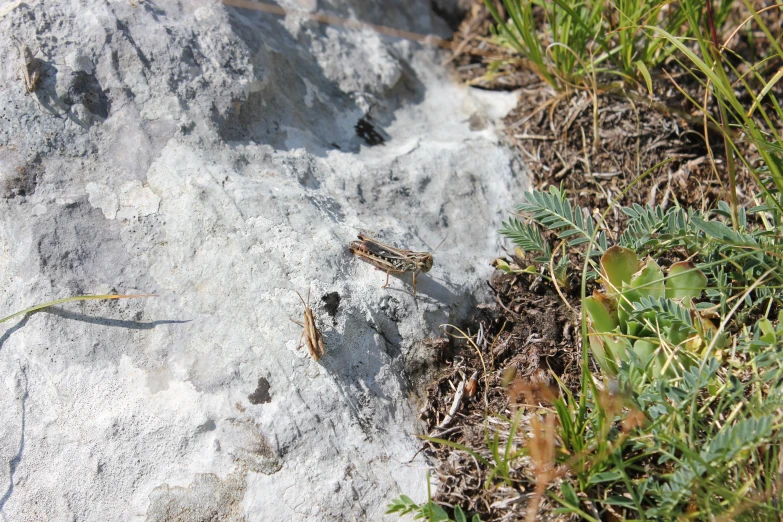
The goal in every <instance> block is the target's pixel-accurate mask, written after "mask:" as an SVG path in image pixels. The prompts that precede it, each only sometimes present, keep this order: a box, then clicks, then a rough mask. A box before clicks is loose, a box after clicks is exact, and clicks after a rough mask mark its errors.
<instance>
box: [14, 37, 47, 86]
mask: <svg viewBox="0 0 783 522" xmlns="http://www.w3.org/2000/svg"><path fill="white" fill-rule="evenodd" d="M14 39H15V40H16V41H17V42H19V45H20V46H21V47H18V48H17V50H18V51H19V59H20V61H21V62H22V64H21V65H20V67H19V69H20V71H21V73H22V82H23V83H24V93H25V94H30V93H32V92H34V91H35V89H36V87H38V81H39V80H40V79H41V64H40V62H39V61H38V59H37V58H36V57H35V55H36V54H37V53H38V51H36V52H35V53H33V52H32V51H31V50H30V48H29V47H28V46H26V45H24V44H22V42H21V41H19V39H18V38H16V37H14ZM39 50H40V49H39ZM17 77H18V73H17Z"/></svg>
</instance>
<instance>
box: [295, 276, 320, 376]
mask: <svg viewBox="0 0 783 522" xmlns="http://www.w3.org/2000/svg"><path fill="white" fill-rule="evenodd" d="M296 295H298V296H299V299H301V301H302V304H303V305H304V307H305V310H304V322H303V323H300V322H299V321H294V320H293V319H291V321H293V322H294V323H296V324H298V325H301V326H303V327H304V330H303V331H302V335H303V336H304V338H305V342H306V343H307V349H308V350H309V351H310V355H312V356H313V359H314V360H316V361H317V360H318V359H320V358H321V356H322V355H324V354H326V349H325V348H324V339H323V336H322V335H321V331H320V330H318V326H316V324H315V315H313V309H312V308H310V290H308V291H307V302H306V303H305V300H304V299H302V294H300V293H299V292H296ZM301 342H302V337H301V336H300V337H299V346H301V345H302V344H301ZM297 348H298V347H297Z"/></svg>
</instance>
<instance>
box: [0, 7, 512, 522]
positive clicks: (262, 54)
mask: <svg viewBox="0 0 783 522" xmlns="http://www.w3.org/2000/svg"><path fill="white" fill-rule="evenodd" d="M441 3H443V2H441ZM300 4H301V5H297V4H294V3H293V2H289V3H283V4H281V5H284V6H285V7H286V8H298V9H302V10H301V11H299V14H297V15H290V16H288V17H286V18H282V17H280V16H275V15H272V14H268V13H263V12H260V11H254V10H249V9H242V8H237V7H230V6H224V5H222V4H219V3H215V2H191V1H185V2H179V3H172V2H153V1H151V0H135V1H134V2H130V1H127V0H112V1H110V2H104V3H99V2H91V1H87V0H76V1H72V2H64V1H60V0H53V1H51V2H45V3H44V2H30V3H22V2H14V3H7V4H4V6H3V7H2V8H0V34H3V35H5V36H4V37H2V38H0V45H1V46H2V52H3V55H4V56H15V53H16V46H17V45H18V44H17V42H16V41H15V40H14V39H12V38H11V36H10V35H12V34H13V35H16V37H18V38H19V39H20V40H21V41H22V42H25V43H26V44H28V45H29V46H30V47H31V48H37V47H39V46H40V47H41V50H42V51H43V54H41V55H38V56H39V58H40V59H41V60H42V67H43V70H44V73H45V74H44V77H43V78H42V80H41V82H40V85H39V88H38V90H37V91H36V92H35V93H34V94H32V95H25V94H24V89H23V86H22V85H21V83H20V82H19V81H18V80H17V79H16V70H17V66H18V64H17V63H15V62H13V61H11V60H6V61H4V64H3V68H2V74H1V75H0V111H2V118H3V119H2V124H0V180H1V181H2V183H0V206H2V211H1V212H0V215H1V216H2V222H1V223H0V247H2V248H1V250H0V274H2V278H3V279H2V282H3V286H2V287H3V292H2V294H0V295H1V296H2V299H0V301H1V306H2V309H3V310H5V311H7V312H8V313H10V312H12V311H15V310H19V309H22V308H25V307H27V306H30V305H32V304H35V303H39V302H44V301H49V300H52V299H55V298H59V297H66V296H70V295H77V294H84V293H89V294H99V293H108V292H122V293H154V294H157V297H154V298H146V299H135V300H123V301H111V302H86V303H76V304H69V305H64V306H61V307H58V308H55V309H51V310H49V311H46V312H41V313H37V314H34V315H32V316H29V317H25V318H21V319H16V320H14V321H11V322H9V323H6V324H4V325H3V327H4V328H5V329H4V330H2V333H0V336H1V337H0V376H2V379H0V382H1V383H2V384H0V411H2V412H3V413H2V422H0V463H6V464H7V465H4V466H0V467H1V468H2V469H4V470H5V471H2V472H0V511H2V513H3V515H4V516H5V518H6V519H7V520H14V521H33V520H36V521H38V520H52V521H54V520H62V521H65V520H74V521H75V520H78V521H95V522H98V521H100V522H113V521H125V520H139V521H141V520H150V521H164V520H173V519H174V517H175V516H176V517H177V518H176V520H181V521H199V520H205V519H219V520H232V521H234V520H249V521H267V520H286V521H300V520H319V521H330V520H334V521H337V520H381V519H383V511H384V509H385V505H386V503H387V502H388V501H389V500H390V499H391V498H393V497H395V496H397V495H399V494H400V493H405V494H408V495H410V496H412V497H414V498H416V499H418V500H421V499H422V498H423V497H424V495H425V494H426V487H425V474H424V468H425V466H426V462H425V461H424V460H423V458H422V457H421V456H419V457H417V458H416V459H414V460H413V461H411V459H413V457H414V455H415V454H416V452H417V449H418V441H417V439H416V438H415V433H416V432H417V429H418V426H417V420H416V411H415V405H414V402H413V400H412V399H413V397H412V396H413V394H414V392H415V389H414V388H415V387H414V383H413V379H414V378H415V375H413V374H412V373H411V372H412V368H415V367H418V366H420V365H421V364H424V363H426V361H427V360H428V359H429V358H430V357H431V356H432V354H427V353H426V352H425V351H423V350H422V348H421V345H420V341H421V340H422V339H423V338H425V337H428V336H433V335H437V334H438V326H439V325H440V324H443V323H449V322H454V321H459V320H460V319H461V318H462V317H464V315H465V313H466V311H467V310H468V309H469V308H470V307H471V306H472V305H473V304H474V303H475V299H476V297H475V296H479V297H480V296H481V295H482V293H483V288H484V286H485V283H484V281H485V279H486V277H487V276H488V274H489V272H490V270H491V269H490V267H489V264H488V263H489V261H490V260H491V259H492V257H493V256H494V255H496V253H497V245H498V238H497V235H496V234H495V230H496V228H497V227H498V225H499V223H500V221H501V219H502V218H503V217H504V216H505V213H506V211H507V210H509V209H510V208H512V206H513V204H514V202H515V201H516V200H517V199H518V198H519V196H520V194H521V192H522V191H523V190H524V189H525V188H526V184H527V181H526V178H525V177H524V172H523V171H522V167H521V165H520V163H519V161H518V159H517V158H515V157H514V156H513V155H512V153H511V152H510V151H509V150H508V149H507V148H506V147H504V146H503V144H502V143H501V141H500V139H499V133H498V130H497V128H496V123H497V118H498V117H499V116H502V114H503V113H504V112H505V111H507V110H508V109H509V108H510V106H511V105H512V104H513V101H514V95H513V94H501V93H493V94H487V93H481V95H480V96H478V95H477V93H474V92H472V91H471V90H470V89H468V88H466V87H463V86H459V85H457V84H455V82H454V81H453V80H452V79H451V78H450V77H449V74H448V72H447V71H446V70H445V69H444V68H443V67H442V65H441V63H442V61H443V59H444V57H445V56H444V54H441V53H439V52H438V51H436V50H433V49H431V48H427V47H425V46H422V45H421V44H419V43H413V42H409V41H404V40H395V39H391V38H388V37H382V36H380V35H378V34H377V33H375V32H373V31H370V30H366V29H348V28H345V27H332V26H324V25H321V24H318V23H316V22H314V21H313V20H311V19H308V18H307V17H306V16H304V14H306V13H307V12H314V11H318V9H325V10H329V12H330V14H333V15H335V16H341V17H343V18H351V19H361V20H365V21H368V22H372V23H375V24H381V25H387V26H391V27H398V28H404V29H406V30H408V31H414V32H419V33H422V34H424V33H436V34H437V35H439V36H441V37H448V33H447V32H446V31H445V24H444V23H443V22H442V21H440V20H439V19H438V18H437V17H436V16H435V15H433V14H432V13H431V12H430V8H429V6H427V5H426V3H425V2H404V1H395V2H384V3H383V5H381V4H379V3H376V2H360V1H358V0H352V1H348V0H342V1H338V2H332V3H331V4H321V3H318V4H320V5H318V4H316V3H315V2H300ZM305 4H306V5H305ZM411 4H413V5H411ZM357 129H358V130H357ZM381 142H382V143H381ZM370 144H374V145H372V146H371V145H370ZM362 230H364V231H369V232H372V233H374V234H377V235H378V236H379V239H383V240H386V241H388V242H392V243H397V244H398V245H400V246H405V247H407V248H411V249H415V250H427V249H429V248H433V247H434V246H435V245H437V244H438V243H439V242H440V241H441V240H442V239H443V238H446V241H445V242H444V243H443V246H442V247H441V248H440V250H438V252H437V253H436V254H435V265H434V268H433V269H432V271H431V272H430V273H428V274H425V275H421V276H420V277H419V279H418V296H417V298H416V299H414V297H413V295H412V288H411V279H410V275H409V274H405V275H402V276H400V277H392V278H391V281H390V284H389V287H388V288H386V289H382V288H381V285H382V284H383V282H384V279H385V275H384V274H383V273H382V272H379V271H377V270H374V269H373V268H372V267H371V266H370V265H368V264H366V263H363V262H361V261H360V260H358V259H355V258H353V257H352V256H351V254H350V253H349V252H348V250H347V245H348V242H349V241H351V240H352V239H354V237H355V235H356V233H357V232H359V231H362ZM297 291H298V292H300V293H302V294H303V295H306V294H307V292H308V291H310V293H311V305H312V307H313V309H314V311H315V315H316V317H317V320H318V323H319V325H320V327H321V330H322V332H323V335H324V338H325V342H326V347H327V354H326V356H325V357H323V358H322V359H321V361H319V362H318V363H316V362H314V361H312V360H311V359H310V357H309V355H307V351H306V350H305V349H297V340H298V339H299V336H300V331H301V329H300V327H299V326H297V325H295V324H293V323H292V322H291V321H290V319H291V318H295V319H301V315H302V311H303V309H302V304H301V303H300V301H299V297H298V296H297V295H296V292H297ZM210 517H212V518H210Z"/></svg>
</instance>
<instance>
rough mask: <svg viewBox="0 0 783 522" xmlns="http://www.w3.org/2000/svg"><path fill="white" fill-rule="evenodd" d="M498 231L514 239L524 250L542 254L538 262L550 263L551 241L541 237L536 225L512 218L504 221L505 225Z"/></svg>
mask: <svg viewBox="0 0 783 522" xmlns="http://www.w3.org/2000/svg"><path fill="white" fill-rule="evenodd" d="M498 232H500V233H501V234H503V235H504V236H506V237H507V238H509V239H510V240H511V241H513V242H514V244H515V245H517V246H518V247H519V248H520V249H521V250H522V251H523V252H532V253H539V254H542V255H541V256H539V257H537V258H536V259H535V261H536V262H539V263H549V260H550V259H551V258H552V250H551V248H550V247H549V243H547V242H546V241H545V240H544V238H543V237H541V231H540V230H538V228H537V227H536V226H535V225H532V224H528V223H524V222H522V221H521V220H519V219H516V218H511V219H509V220H508V222H503V227H502V228H501V229H500V230H498Z"/></svg>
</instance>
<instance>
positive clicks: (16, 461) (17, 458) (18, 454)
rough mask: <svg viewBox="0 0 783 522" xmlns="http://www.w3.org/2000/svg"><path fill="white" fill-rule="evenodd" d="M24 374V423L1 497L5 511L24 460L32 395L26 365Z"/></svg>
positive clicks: (1, 509) (9, 463)
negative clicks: (15, 477)
mask: <svg viewBox="0 0 783 522" xmlns="http://www.w3.org/2000/svg"><path fill="white" fill-rule="evenodd" d="M20 370H21V372H22V375H23V376H24V395H22V400H21V402H22V423H21V432H22V433H21V435H20V437H19V450H18V451H17V452H16V454H15V455H14V456H13V457H11V460H10V461H9V462H8V489H6V491H5V493H3V496H2V497H0V512H2V511H3V509H4V508H5V504H6V502H8V499H9V498H11V494H12V493H13V492H14V475H15V474H16V469H17V468H18V467H19V463H20V462H21V461H22V454H23V453H24V432H25V427H26V426H25V424H26V421H27V398H28V397H29V396H30V393H29V390H28V384H29V382H28V378H27V369H26V368H24V367H21V368H20Z"/></svg>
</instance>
